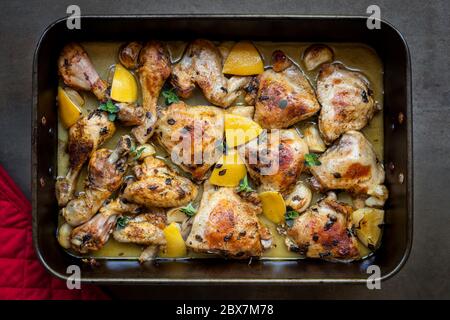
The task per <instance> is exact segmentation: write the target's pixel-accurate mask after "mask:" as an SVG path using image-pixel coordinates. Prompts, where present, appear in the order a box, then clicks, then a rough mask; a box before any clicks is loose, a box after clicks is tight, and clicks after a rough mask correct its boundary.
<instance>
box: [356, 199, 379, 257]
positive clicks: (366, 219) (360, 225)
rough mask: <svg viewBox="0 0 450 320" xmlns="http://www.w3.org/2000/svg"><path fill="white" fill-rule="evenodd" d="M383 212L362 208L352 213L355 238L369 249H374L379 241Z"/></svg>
mask: <svg viewBox="0 0 450 320" xmlns="http://www.w3.org/2000/svg"><path fill="white" fill-rule="evenodd" d="M383 220H384V211H383V210H380V209H374V208H362V209H358V210H356V211H354V212H353V213H352V223H353V224H354V225H355V227H356V236H357V237H358V239H359V240H360V241H361V242H362V244H364V245H365V246H366V247H368V248H369V249H376V248H377V247H378V245H379V243H380V240H381V234H382V229H381V228H382V224H383Z"/></svg>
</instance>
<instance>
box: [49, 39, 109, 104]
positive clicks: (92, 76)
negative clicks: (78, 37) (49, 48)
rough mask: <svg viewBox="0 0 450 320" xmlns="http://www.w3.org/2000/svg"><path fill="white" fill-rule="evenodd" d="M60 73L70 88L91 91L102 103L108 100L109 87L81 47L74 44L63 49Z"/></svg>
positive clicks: (59, 67) (59, 65)
mask: <svg viewBox="0 0 450 320" xmlns="http://www.w3.org/2000/svg"><path fill="white" fill-rule="evenodd" d="M58 72H59V74H60V75H61V77H62V79H63V81H64V83H65V84H66V85H68V86H69V87H72V88H74V89H79V90H85V91H91V92H92V93H93V94H95V96H96V97H97V99H98V100H100V101H104V100H106V99H107V97H108V96H107V89H108V85H107V83H106V82H105V81H103V80H102V79H100V77H99V75H98V73H97V71H96V70H95V68H94V66H93V64H92V62H91V59H90V58H89V56H88V54H87V53H86V51H85V50H84V48H83V47H82V46H81V45H79V44H77V43H73V42H72V43H69V44H67V45H66V46H65V47H64V48H63V50H62V51H61V54H60V56H59V59H58Z"/></svg>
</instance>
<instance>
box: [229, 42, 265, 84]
mask: <svg viewBox="0 0 450 320" xmlns="http://www.w3.org/2000/svg"><path fill="white" fill-rule="evenodd" d="M263 72H264V64H263V61H262V59H261V55H260V54H259V52H258V50H256V48H255V46H254V45H253V44H252V43H251V42H249V41H241V42H238V43H236V44H235V45H234V47H233V48H232V49H231V51H230V53H229V55H228V57H227V59H226V60H225V64H224V66H223V73H226V74H233V75H237V76H251V75H254V74H261V73H263Z"/></svg>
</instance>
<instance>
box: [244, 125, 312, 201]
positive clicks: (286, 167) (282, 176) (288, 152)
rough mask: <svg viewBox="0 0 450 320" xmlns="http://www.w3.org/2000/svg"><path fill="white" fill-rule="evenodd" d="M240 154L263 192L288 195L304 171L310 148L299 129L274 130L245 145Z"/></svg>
mask: <svg viewBox="0 0 450 320" xmlns="http://www.w3.org/2000/svg"><path fill="white" fill-rule="evenodd" d="M239 153H240V154H241V157H242V159H244V160H245V164H246V166H247V170H248V173H249V174H250V176H251V177H252V178H253V179H254V180H255V181H257V182H259V183H260V184H261V185H260V188H259V189H260V191H280V192H282V193H284V192H286V191H288V190H289V188H290V187H291V186H292V185H293V184H295V183H296V181H297V179H298V177H299V176H300V174H301V172H302V171H303V169H304V162H305V154H307V153H308V146H307V145H306V143H305V141H303V139H302V138H301V137H300V136H299V134H298V133H297V132H296V131H295V129H289V130H272V132H270V133H263V134H262V135H260V137H259V138H258V139H255V140H252V141H250V142H249V143H247V144H246V145H243V146H241V147H240V148H239Z"/></svg>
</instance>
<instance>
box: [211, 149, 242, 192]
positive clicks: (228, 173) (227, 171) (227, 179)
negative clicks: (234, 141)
mask: <svg viewBox="0 0 450 320" xmlns="http://www.w3.org/2000/svg"><path fill="white" fill-rule="evenodd" d="M246 174H247V169H246V168H245V164H244V163H243V162H242V160H241V159H240V158H239V154H238V153H237V152H236V151H235V150H230V151H228V154H226V155H223V156H222V158H221V159H220V160H219V161H218V162H217V164H216V165H215V167H214V170H213V172H212V174H211V177H210V178H209V182H210V183H211V184H214V185H216V186H221V187H236V186H237V185H239V182H240V181H241V180H242V179H243V178H244V177H245V175H246Z"/></svg>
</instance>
